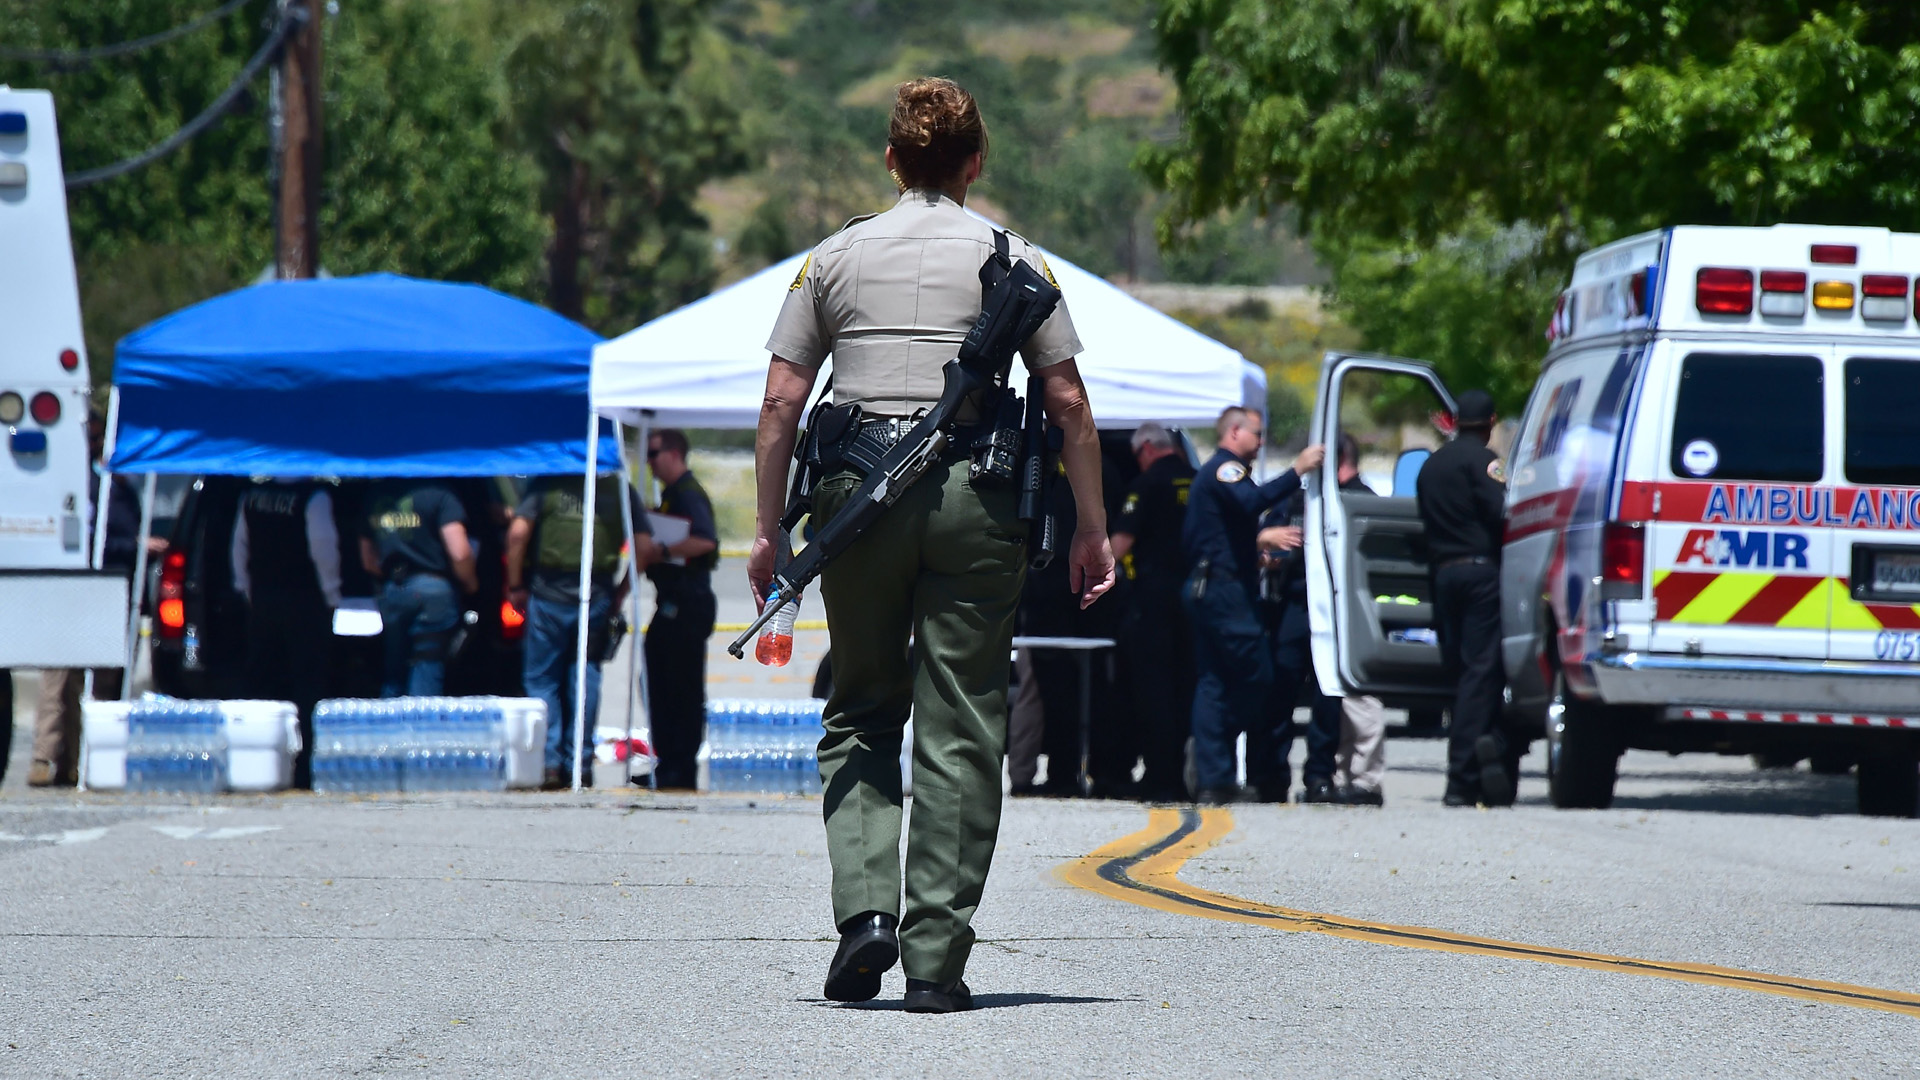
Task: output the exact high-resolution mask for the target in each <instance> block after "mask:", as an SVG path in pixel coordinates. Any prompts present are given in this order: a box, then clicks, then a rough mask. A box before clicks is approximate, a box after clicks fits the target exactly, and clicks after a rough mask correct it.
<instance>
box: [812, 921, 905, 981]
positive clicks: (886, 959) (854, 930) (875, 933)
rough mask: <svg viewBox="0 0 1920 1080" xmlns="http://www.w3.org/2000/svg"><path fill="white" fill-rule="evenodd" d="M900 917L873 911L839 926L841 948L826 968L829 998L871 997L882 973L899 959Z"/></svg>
mask: <svg viewBox="0 0 1920 1080" xmlns="http://www.w3.org/2000/svg"><path fill="white" fill-rule="evenodd" d="M899 925H900V922H899V920H898V919H895V918H894V917H893V916H891V915H882V914H880V913H879V912H870V913H868V914H866V915H861V916H859V917H857V918H853V919H849V920H847V922H846V923H845V924H844V925H842V926H841V927H840V948H839V949H838V950H837V951H836V952H835V953H834V954H833V963H832V964H831V965H829V966H828V968H827V988H826V990H825V991H824V993H825V995H826V998H827V1000H829V1001H872V1000H873V998H874V996H875V995H877V994H879V993H880V976H881V975H883V974H885V973H886V971H887V969H888V968H890V967H892V966H893V965H894V963H895V962H896V961H898V960H899V959H900V934H899V932H898V930H897V929H896V928H897V927H898V926H899Z"/></svg>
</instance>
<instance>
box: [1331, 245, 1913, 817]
mask: <svg viewBox="0 0 1920 1080" xmlns="http://www.w3.org/2000/svg"><path fill="white" fill-rule="evenodd" d="M1917 283H1920V236H1916V235H1908V234H1896V233H1891V232H1889V231H1887V230H1885V229H1869V228H1848V227H1829V226H1810V225H1778V226H1774V227H1771V228H1709V227H1682V228H1673V229H1668V230H1664V231H1661V232H1653V233H1647V234H1644V235H1641V236H1635V237H1631V238H1629V239H1626V240H1621V241H1619V242H1617V243H1613V244H1609V245H1607V246H1606V247H1603V248H1600V249H1598V250H1595V251H1592V252H1590V253H1588V254H1586V255H1584V256H1582V257H1581V258H1580V259H1579V260H1578V262H1577V264H1576V266H1575V269H1574V274H1573V281H1572V284H1571V285H1570V286H1569V287H1568V288H1567V289H1566V291H1565V292H1564V293H1563V294H1562V295H1561V297H1560V299H1559V302H1558V305H1557V308H1556V311H1555V313H1554V316H1553V320H1552V325H1551V329H1550V330H1549V337H1550V339H1551V340H1552V345H1551V347H1550V349H1549V351H1548V354H1547V358H1546V361H1545V363H1544V364H1543V365H1542V368H1541V372H1540V377H1539V381H1538V382H1537V383H1536V384H1535V386H1534V389H1533V394H1532V396H1531V398H1530V400H1529V401H1528V404H1527V407H1526V411H1525V414H1524V416H1523V418H1522V420H1521V423H1520V426H1519V428H1518V431H1517V432H1516V433H1515V435H1514V437H1513V440H1512V442H1513V445H1512V446H1511V447H1508V448H1506V450H1507V461H1506V466H1505V468H1506V474H1507V477H1508V488H1507V526H1506V528H1507V531H1506V544H1505V550H1504V553H1503V557H1502V562H1501V599H1502V608H1503V612H1502V634H1503V639H1504V661H1505V666H1506V670H1507V677H1508V684H1509V692H1510V695H1511V705H1510V711H1509V720H1510V721H1513V722H1515V723H1516V724H1517V725H1518V727H1519V729H1520V730H1521V731H1523V732H1527V731H1528V730H1529V729H1531V733H1532V734H1536V735H1538V734H1544V735H1545V736H1546V738H1547V741H1548V766H1549V768H1548V771H1549V778H1550V789H1551V795H1552V798H1553V800H1554V802H1555V804H1556V805H1560V806H1606V805H1608V803H1609V802H1610V801H1611V799H1612V796H1613V785H1614V779H1615V774H1616V766H1617V762H1618V758H1619V755H1620V753H1621V752H1622V751H1623V750H1625V749H1627V748H1629V747H1635V748H1645V749H1658V750H1669V751H1674V752H1678V751H1717V752H1721V753H1741V754H1755V755H1760V756H1762V757H1764V758H1771V759H1773V760H1776V761H1782V762H1786V761H1793V760H1797V759H1799V758H1804V757H1812V758H1813V759H1814V761H1815V764H1816V766H1817V767H1823V768H1833V769H1835V770H1839V769H1845V768H1847V767H1849V766H1857V767H1858V770H1859V784H1860V803H1861V809H1862V810H1863V811H1865V812H1869V813H1879V814H1898V815H1903V816H1911V815H1913V814H1915V813H1916V804H1917V803H1920V767H1917V766H1916V760H1917V758H1916V754H1917V752H1920V323H1916V321H1915V318H1914V301H1915V288H1916V284H1917ZM1396 372H1397V373H1398V375H1397V376H1395V377H1399V378H1403V379H1406V378H1418V379H1423V380H1425V382H1426V383H1428V384H1430V387H1431V389H1432V399H1433V400H1435V401H1450V400H1451V399H1450V398H1449V397H1448V396H1447V392H1446V388H1445V387H1443V386H1441V385H1440V382H1439V380H1438V379H1437V378H1435V377H1434V376H1433V374H1432V372H1431V370H1430V369H1428V368H1426V367H1425V366H1424V365H1417V364H1412V363H1409V362H1406V361H1392V360H1385V359H1381V358H1369V357H1354V356H1333V357H1329V358H1328V364H1327V370H1326V373H1325V374H1324V375H1323V378H1322V385H1321V403H1320V405H1319V406H1318V410H1317V413H1316V417H1315V425H1314V428H1315V429H1314V437H1315V438H1316V439H1321V438H1327V437H1330V436H1331V435H1332V434H1333V433H1335V432H1337V431H1338V430H1340V420H1341V417H1342V415H1343V414H1342V409H1343V408H1350V407H1351V405H1352V404H1353V403H1352V402H1348V403H1346V404H1345V405H1343V401H1342V397H1341V394H1342V390H1343V388H1344V387H1345V386H1347V385H1348V384H1349V383H1350V382H1351V381H1352V380H1354V379H1355V378H1360V377H1362V376H1366V375H1368V374H1369V373H1373V374H1374V375H1376V376H1378V377H1387V376H1389V375H1393V374H1394V373H1396ZM1362 385H1368V384H1365V383H1364V382H1363V384H1362ZM1437 407H1438V406H1437ZM1406 453H1414V451H1407V452H1406ZM1403 456H1404V454H1403ZM1329 464H1330V465H1331V462H1330V463H1329ZM1330 487H1331V485H1323V489H1322V490H1323V492H1324V496H1323V498H1320V499H1316V500H1310V505H1309V522H1308V524H1309V526H1310V527H1311V528H1312V529H1313V530H1314V534H1315V535H1317V536H1318V537H1319V539H1320V540H1321V544H1322V549H1323V550H1324V552H1325V555H1324V558H1325V560H1326V561H1327V562H1328V564H1329V567H1328V569H1329V572H1328V573H1327V574H1325V575H1324V576H1323V577H1321V578H1320V579H1318V580H1316V579H1315V578H1314V577H1310V579H1309V584H1310V590H1309V591H1310V598H1311V600H1312V606H1313V607H1314V608H1316V609H1317V610H1316V613H1315V622H1314V629H1315V631H1316V641H1315V645H1316V667H1317V668H1318V670H1319V671H1320V672H1321V681H1322V683H1323V685H1325V686H1326V687H1327V689H1328V690H1329V691H1333V690H1339V691H1340V692H1344V693H1356V692H1358V693H1375V694H1379V695H1380V696H1383V697H1388V698H1390V699H1397V700H1399V701H1400V702H1402V703H1408V704H1411V703H1416V702H1418V701H1420V700H1421V698H1422V695H1423V694H1424V695H1425V700H1427V701H1428V702H1433V701H1439V700H1444V698H1445V696H1446V695H1447V694H1448V693H1449V687H1448V686H1447V683H1446V678H1445V675H1444V673H1443V672H1442V671H1441V669H1440V665H1439V657H1438V650H1437V649H1431V648H1429V649H1427V650H1425V651H1422V650H1420V649H1417V648H1416V647H1415V646H1416V645H1417V644H1419V643H1420V642H1418V641H1416V640H1414V638H1415V635H1416V634H1417V631H1413V630H1409V629H1405V628H1406V627H1417V626H1422V625H1430V622H1428V621H1426V620H1429V619H1430V618H1431V615H1430V612H1429V611H1428V609H1427V607H1426V605H1425V604H1424V603H1421V604H1417V605H1416V604H1413V603H1411V601H1414V600H1420V599H1423V597H1424V592H1422V591H1421V590H1422V589H1423V588H1424V586H1422V585H1420V584H1419V575H1421V574H1424V571H1425V562H1424V546H1423V544H1421V543H1419V542H1418V541H1417V540H1416V539H1414V537H1416V536H1417V534H1418V533H1419V525H1418V515H1417V513H1416V512H1415V511H1414V509H1413V505H1412V503H1413V500H1412V499H1411V497H1410V496H1411V494H1412V492H1411V490H1410V488H1409V489H1408V490H1396V491H1394V492H1392V496H1396V497H1380V498H1370V497H1368V496H1365V495H1360V496H1357V497H1356V496H1353V495H1348V494H1345V493H1340V492H1334V491H1331V490H1329V489H1330ZM1313 504H1322V505H1321V509H1320V510H1319V512H1318V514H1317V515H1316V513H1315V507H1314V505H1313ZM1311 554H1312V551H1311V549H1310V556H1311ZM1311 562H1312V560H1311V558H1310V563H1311ZM1310 573H1311V567H1310ZM1323 581H1325V582H1329V583H1330V584H1322V582H1323ZM1349 581H1350V582H1351V583H1352V584H1351V587H1346V588H1342V586H1343V585H1345V584H1346V583H1347V582H1349ZM1396 590H1402V591H1404V592H1406V593H1410V594H1416V595H1404V596H1401V597H1400V598H1399V600H1400V603H1398V604H1395V605H1393V606H1389V604H1388V601H1389V600H1390V599H1392V597H1391V596H1390V595H1389V594H1393V593H1395V591H1396ZM1376 594H1377V595H1376ZM1329 597H1330V598H1331V599H1330V600H1329V599H1328V598H1329ZM1396 627H1400V628H1401V629H1396ZM1323 631H1330V632H1323ZM1335 675H1337V678H1331V677H1330V676H1335Z"/></svg>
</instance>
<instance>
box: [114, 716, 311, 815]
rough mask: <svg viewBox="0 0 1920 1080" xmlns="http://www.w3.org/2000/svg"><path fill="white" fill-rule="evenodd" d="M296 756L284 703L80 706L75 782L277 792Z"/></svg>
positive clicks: (295, 737)
mask: <svg viewBox="0 0 1920 1080" xmlns="http://www.w3.org/2000/svg"><path fill="white" fill-rule="evenodd" d="M299 750H300V728H299V724H298V722H297V720H296V718H295V714H294V709H293V705H292V704H291V703H289V702H285V701H184V700H179V699H176V698H168V697H161V696H157V695H153V696H149V697H146V698H143V699H141V700H139V701H88V702H84V703H83V704H82V706H81V766H80V769H81V777H82V779H83V780H85V782H86V785H87V787H89V788H93V789H97V790H101V791H120V790H126V791H165V792H180V793H185V794H211V793H213V792H217V791H229V790H231V791H277V790H279V789H281V788H284V787H286V786H287V784H288V783H289V782H291V781H292V779H293V758H294V755H295V754H297V753H299Z"/></svg>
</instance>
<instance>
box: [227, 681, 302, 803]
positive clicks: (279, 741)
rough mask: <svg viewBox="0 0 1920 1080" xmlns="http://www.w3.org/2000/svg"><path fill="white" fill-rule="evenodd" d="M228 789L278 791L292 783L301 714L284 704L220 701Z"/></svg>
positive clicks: (286, 703) (297, 751)
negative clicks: (225, 736) (224, 730)
mask: <svg viewBox="0 0 1920 1080" xmlns="http://www.w3.org/2000/svg"><path fill="white" fill-rule="evenodd" d="M220 715H221V717H222V718H223V719H224V720H225V726H226V729H227V789H228V790H229V791H279V790H281V789H283V788H285V787H286V786H288V785H289V784H291V783H293V759H294V758H295V757H297V756H298V755H299V753H300V749H301V744H300V714H299V713H298V711H296V710H295V709H294V707H293V704H292V703H291V702H287V701H223V702H221V703H220Z"/></svg>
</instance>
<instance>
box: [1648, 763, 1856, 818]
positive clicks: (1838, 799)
mask: <svg viewBox="0 0 1920 1080" xmlns="http://www.w3.org/2000/svg"><path fill="white" fill-rule="evenodd" d="M1643 779H1644V780H1657V781H1659V782H1661V783H1690V784H1694V785H1696V786H1695V787H1693V788H1692V789H1691V790H1682V791H1663V792H1660V793H1657V794H1647V795H1639V794H1633V793H1629V792H1622V793H1620V794H1617V795H1615V796H1614V797H1613V806H1614V809H1616V810H1693V811H1700V812H1704V813H1710V814H1777V815H1784V816H1787V817H1820V816H1823V815H1828V814H1857V813H1859V800H1858V797H1857V795H1856V793H1855V792H1856V789H1855V786H1854V782H1853V778H1852V777H1849V776H1819V775H1816V774H1814V773H1764V772H1755V773H1753V774H1752V775H1750V776H1747V777H1740V778H1737V779H1735V778H1731V777H1729V775H1728V774H1727V773H1701V774H1692V775H1689V774H1685V773H1654V774H1645V775H1643V776H1636V775H1634V774H1631V773H1624V772H1623V773H1622V774H1621V780H1622V781H1623V782H1630V781H1634V780H1643Z"/></svg>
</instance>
